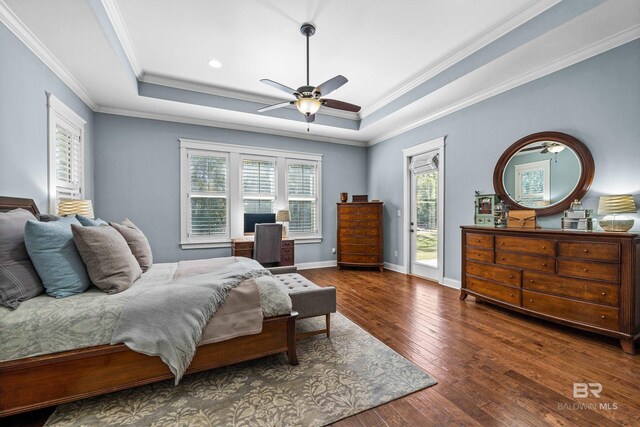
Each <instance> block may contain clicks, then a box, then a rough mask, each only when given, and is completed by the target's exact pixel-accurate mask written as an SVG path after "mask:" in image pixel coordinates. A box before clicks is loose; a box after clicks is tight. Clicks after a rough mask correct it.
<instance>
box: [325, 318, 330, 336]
mask: <svg viewBox="0 0 640 427" xmlns="http://www.w3.org/2000/svg"><path fill="white" fill-rule="evenodd" d="M325 316H326V319H327V338H331V313H327V314H326V315H325Z"/></svg>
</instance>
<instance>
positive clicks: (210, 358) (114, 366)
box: [0, 312, 298, 417]
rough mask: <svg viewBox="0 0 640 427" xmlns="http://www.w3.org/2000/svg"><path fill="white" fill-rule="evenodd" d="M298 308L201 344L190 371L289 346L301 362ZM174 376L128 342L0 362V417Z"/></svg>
mask: <svg viewBox="0 0 640 427" xmlns="http://www.w3.org/2000/svg"><path fill="white" fill-rule="evenodd" d="M297 316H298V313H295V312H294V313H291V315H286V316H277V317H271V318H268V319H265V320H264V322H263V326H262V332H261V333H259V334H256V335H246V336H242V337H237V338H233V339H230V340H227V341H222V342H217V343H212V344H206V345H202V346H200V347H198V350H197V352H196V355H195V356H194V358H193V361H192V362H191V365H190V366H189V369H187V374H190V373H193V372H199V371H204V370H207V369H212V368H217V367H221V366H227V365H231V364H234V363H238V362H243V361H246V360H252V359H258V358H261V357H264V356H269V355H272V354H276V353H282V352H286V353H287V356H288V358H289V363H290V364H292V365H297V364H298V358H297V354H296V336H295V320H296V317H297ZM170 378H173V374H171V371H170V370H169V368H168V367H167V365H165V364H164V363H163V362H162V361H161V360H160V358H159V357H152V356H146V355H144V354H141V353H136V352H134V351H132V350H129V348H128V347H126V346H125V345H124V344H117V345H101V346H96V347H89V348H84V349H79V350H70V351H65V352H60V353H54V354H47V355H42V356H35V357H29V358H26V359H18V360H10V361H6V362H0V389H1V390H3V392H2V393H0V417H3V416H8V415H13V414H17V413H21V412H27V411H32V410H35V409H40V408H44V407H47V406H53V405H57V404H60V403H66V402H71V401H74V400H78V399H84V398H87V397H91V396H97V395H100V394H105V393H110V392H113V391H117V390H123V389H127V388H131V387H136V386H139V385H143V384H149V383H153V382H156V381H162V380H166V379H170Z"/></svg>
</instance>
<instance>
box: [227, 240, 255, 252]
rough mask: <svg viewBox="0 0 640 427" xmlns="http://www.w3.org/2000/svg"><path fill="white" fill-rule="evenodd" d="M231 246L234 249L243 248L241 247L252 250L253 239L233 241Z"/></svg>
mask: <svg viewBox="0 0 640 427" xmlns="http://www.w3.org/2000/svg"><path fill="white" fill-rule="evenodd" d="M231 246H233V247H234V248H235V249H236V250H243V249H248V250H252V249H253V241H251V240H247V241H246V242H233V243H232V244H231Z"/></svg>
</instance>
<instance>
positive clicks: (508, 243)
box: [496, 236, 556, 256]
mask: <svg viewBox="0 0 640 427" xmlns="http://www.w3.org/2000/svg"><path fill="white" fill-rule="evenodd" d="M496 250H497V251H512V252H521V253H525V254H534V255H548V256H555V255H556V249H555V241H553V240H546V239H530V238H526V237H510V236H496Z"/></svg>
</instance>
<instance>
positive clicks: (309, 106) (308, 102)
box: [296, 98, 321, 116]
mask: <svg viewBox="0 0 640 427" xmlns="http://www.w3.org/2000/svg"><path fill="white" fill-rule="evenodd" d="M320 105H321V104H320V101H318V100H317V99H315V98H300V99H298V100H297V101H296V107H298V111H300V112H301V113H302V114H306V115H307V116H310V115H311V114H315V113H317V112H318V110H319V109H320Z"/></svg>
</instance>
